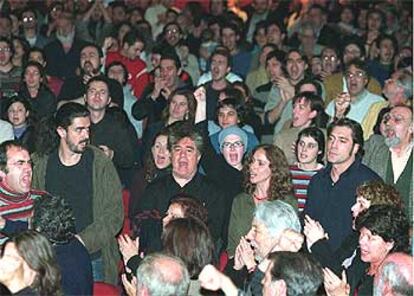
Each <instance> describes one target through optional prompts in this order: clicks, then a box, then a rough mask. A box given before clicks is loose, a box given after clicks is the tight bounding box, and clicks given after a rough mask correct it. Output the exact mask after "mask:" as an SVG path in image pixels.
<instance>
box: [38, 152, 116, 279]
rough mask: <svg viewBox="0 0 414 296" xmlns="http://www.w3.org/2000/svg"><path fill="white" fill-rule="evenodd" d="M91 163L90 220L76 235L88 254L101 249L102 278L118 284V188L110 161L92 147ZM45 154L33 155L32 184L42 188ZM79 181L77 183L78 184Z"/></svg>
mask: <svg viewBox="0 0 414 296" xmlns="http://www.w3.org/2000/svg"><path fill="white" fill-rule="evenodd" d="M88 149H92V151H93V152H94V160H93V161H94V162H93V173H92V176H93V181H92V182H93V185H92V186H93V199H92V203H93V217H94V221H93V222H92V224H90V225H89V226H88V227H86V228H85V229H84V230H83V231H82V232H81V233H80V234H79V235H80V237H81V238H82V240H83V242H84V243H85V246H86V248H87V249H88V252H89V254H93V253H95V252H98V251H101V254H102V260H103V264H104V281H105V282H107V283H110V284H115V285H116V284H117V283H118V270H117V268H118V262H119V260H120V255H119V251H118V244H117V241H116V238H115V236H116V235H117V234H118V233H119V231H120V230H121V228H122V223H123V219H124V211H123V205H122V187H121V183H120V181H119V177H118V174H117V172H116V170H115V167H114V165H113V163H112V161H111V160H110V159H109V158H108V157H106V155H105V154H104V153H103V152H102V151H101V150H99V149H98V148H96V147H94V146H89V147H88ZM48 158H49V155H43V156H39V155H36V154H34V155H33V156H32V160H33V162H34V170H33V187H34V188H39V189H43V190H45V188H46V182H45V177H46V168H47V162H48ZM81 185H82V184H79V186H81Z"/></svg>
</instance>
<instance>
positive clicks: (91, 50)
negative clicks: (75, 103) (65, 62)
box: [58, 43, 104, 101]
mask: <svg viewBox="0 0 414 296" xmlns="http://www.w3.org/2000/svg"><path fill="white" fill-rule="evenodd" d="M103 59H104V58H103V52H102V49H101V48H100V47H99V46H97V45H96V44H93V43H85V44H84V45H83V47H81V48H80V59H79V66H80V75H77V76H76V77H72V78H71V79H67V80H66V81H65V82H64V84H63V85H62V89H61V91H60V94H59V97H58V100H59V101H62V100H74V99H78V98H81V97H82V96H83V95H84V94H85V91H86V84H87V83H88V81H89V79H91V78H92V77H95V76H98V75H99V74H100V71H99V70H100V68H101V66H102V63H103Z"/></svg>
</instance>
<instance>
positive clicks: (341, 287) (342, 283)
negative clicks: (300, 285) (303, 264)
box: [323, 268, 351, 296]
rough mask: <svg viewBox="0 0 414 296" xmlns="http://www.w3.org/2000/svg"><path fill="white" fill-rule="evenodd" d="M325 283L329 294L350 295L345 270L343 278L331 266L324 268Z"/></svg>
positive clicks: (333, 295) (335, 295)
mask: <svg viewBox="0 0 414 296" xmlns="http://www.w3.org/2000/svg"><path fill="white" fill-rule="evenodd" d="M323 284H324V286H325V291H326V293H327V295H328V296H348V295H349V292H350V290H351V288H350V286H349V284H348V282H347V279H346V272H345V270H344V271H342V278H339V277H338V276H337V275H336V274H335V273H333V272H332V271H331V270H330V269H329V268H324V269H323Z"/></svg>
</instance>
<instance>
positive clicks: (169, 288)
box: [137, 253, 190, 296]
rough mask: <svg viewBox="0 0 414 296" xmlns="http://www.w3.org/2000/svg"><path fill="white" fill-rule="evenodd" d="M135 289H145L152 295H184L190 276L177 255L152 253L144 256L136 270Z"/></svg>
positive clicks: (186, 291)
mask: <svg viewBox="0 0 414 296" xmlns="http://www.w3.org/2000/svg"><path fill="white" fill-rule="evenodd" d="M137 282H138V283H137V290H138V291H139V290H140V289H143V288H145V289H147V290H148V293H149V295H152V296H185V295H187V293H188V287H189V285H190V276H189V274H188V271H187V268H186V266H185V265H184V263H183V261H182V260H181V259H179V258H177V257H174V256H170V255H165V254H161V253H154V254H151V255H147V256H145V258H144V260H143V261H142V262H141V264H140V266H139V267H138V270H137Z"/></svg>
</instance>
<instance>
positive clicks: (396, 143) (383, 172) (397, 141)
mask: <svg viewBox="0 0 414 296" xmlns="http://www.w3.org/2000/svg"><path fill="white" fill-rule="evenodd" d="M384 119H385V137H384V136H381V135H372V136H371V138H370V139H369V140H368V141H367V142H366V144H365V147H366V152H365V155H364V158H363V162H364V163H365V164H366V165H367V166H369V167H370V168H371V169H372V170H374V171H375V172H376V173H377V174H378V175H379V176H381V177H382V178H383V179H384V181H385V182H386V183H388V184H392V185H394V186H395V187H396V188H397V189H398V191H399V192H400V194H401V198H402V200H403V204H404V209H405V212H406V213H407V215H408V216H407V217H412V214H413V212H412V207H413V183H412V179H413V111H412V109H411V107H408V106H405V105H399V106H395V107H394V108H392V109H391V111H390V112H389V113H388V114H386V115H384Z"/></svg>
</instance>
